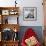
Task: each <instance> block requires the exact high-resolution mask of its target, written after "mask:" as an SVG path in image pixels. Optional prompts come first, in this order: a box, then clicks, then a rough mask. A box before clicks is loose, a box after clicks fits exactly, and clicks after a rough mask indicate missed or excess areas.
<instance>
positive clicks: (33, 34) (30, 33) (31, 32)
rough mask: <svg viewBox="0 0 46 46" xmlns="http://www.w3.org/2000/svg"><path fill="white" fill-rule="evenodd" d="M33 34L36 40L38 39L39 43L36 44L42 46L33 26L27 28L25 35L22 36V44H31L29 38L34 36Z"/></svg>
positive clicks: (24, 45)
mask: <svg viewBox="0 0 46 46" xmlns="http://www.w3.org/2000/svg"><path fill="white" fill-rule="evenodd" d="M32 36H33V37H34V38H36V40H37V43H36V44H35V45H34V46H41V44H40V42H39V40H38V39H37V35H36V33H35V32H34V30H33V29H32V28H28V29H27V30H26V32H25V34H24V37H23V38H22V42H21V46H31V42H30V45H28V43H29V42H27V41H30V40H29V39H30V38H32ZM27 39H28V40H27ZM25 40H26V42H25ZM32 46H33V45H32Z"/></svg>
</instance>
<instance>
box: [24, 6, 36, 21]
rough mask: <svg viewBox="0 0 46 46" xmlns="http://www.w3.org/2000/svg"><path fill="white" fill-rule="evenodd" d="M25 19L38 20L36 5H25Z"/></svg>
mask: <svg viewBox="0 0 46 46" xmlns="http://www.w3.org/2000/svg"><path fill="white" fill-rule="evenodd" d="M23 19H24V20H25V21H36V20H37V8H36V7H23Z"/></svg>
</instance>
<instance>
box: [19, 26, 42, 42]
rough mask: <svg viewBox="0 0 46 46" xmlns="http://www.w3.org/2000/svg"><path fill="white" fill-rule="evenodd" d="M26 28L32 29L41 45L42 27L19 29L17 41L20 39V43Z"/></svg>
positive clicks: (22, 27) (23, 27)
mask: <svg viewBox="0 0 46 46" xmlns="http://www.w3.org/2000/svg"><path fill="white" fill-rule="evenodd" d="M28 28H32V29H33V30H34V31H35V32H36V33H37V37H38V39H39V41H40V42H41V43H43V36H42V35H43V33H42V32H43V30H42V26H21V27H20V31H19V39H20V42H21V40H22V38H23V35H24V33H25V31H26V30H27V29H28Z"/></svg>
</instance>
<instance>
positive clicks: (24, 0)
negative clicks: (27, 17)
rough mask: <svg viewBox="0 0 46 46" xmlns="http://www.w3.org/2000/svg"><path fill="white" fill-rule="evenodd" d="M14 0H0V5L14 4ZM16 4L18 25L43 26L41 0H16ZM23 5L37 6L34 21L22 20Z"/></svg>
mask: <svg viewBox="0 0 46 46" xmlns="http://www.w3.org/2000/svg"><path fill="white" fill-rule="evenodd" d="M14 1H15V0H9V1H8V0H0V6H1V7H4V6H5V7H9V6H15V3H14ZM17 2H18V4H17V6H19V7H20V17H19V24H20V26H43V24H44V23H43V17H44V16H43V6H42V2H43V1H42V0H35V1H34V0H21V1H19V0H18V1H17ZM23 7H36V8H37V20H36V21H24V20H23Z"/></svg>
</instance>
